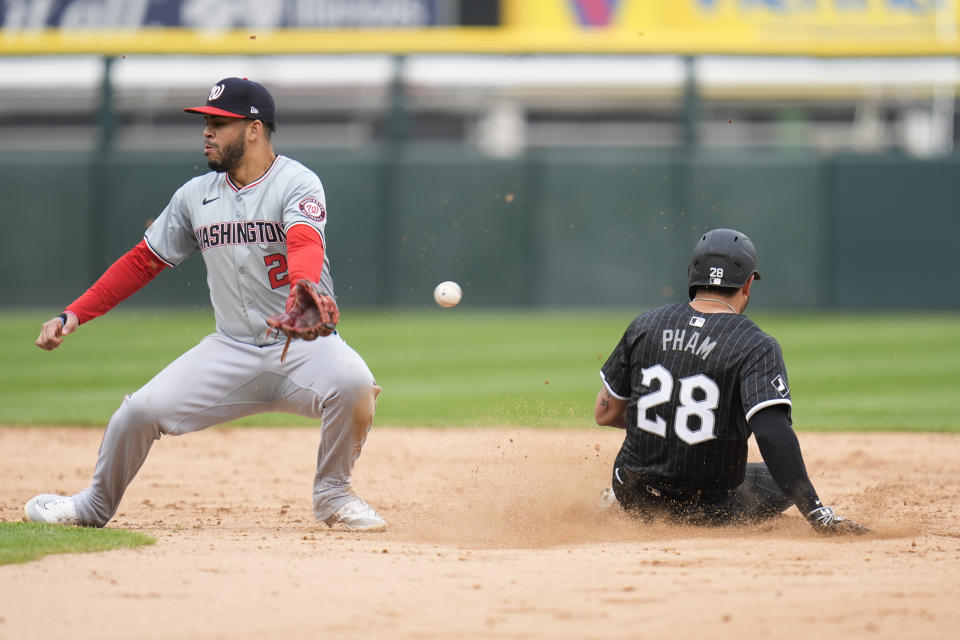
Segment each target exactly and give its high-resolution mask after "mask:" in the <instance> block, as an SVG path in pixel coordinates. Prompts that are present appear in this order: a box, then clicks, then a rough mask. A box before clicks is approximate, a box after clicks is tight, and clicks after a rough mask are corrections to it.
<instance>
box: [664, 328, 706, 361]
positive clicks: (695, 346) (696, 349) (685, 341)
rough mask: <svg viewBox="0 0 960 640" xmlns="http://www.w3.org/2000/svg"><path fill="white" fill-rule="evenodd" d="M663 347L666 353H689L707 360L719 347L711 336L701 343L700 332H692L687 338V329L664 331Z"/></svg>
mask: <svg viewBox="0 0 960 640" xmlns="http://www.w3.org/2000/svg"><path fill="white" fill-rule="evenodd" d="M661 345H662V348H663V350H664V351H668V350H669V351H689V352H690V353H692V354H693V355H695V356H699V357H700V359H701V360H706V359H707V357H709V356H710V354H711V353H712V352H713V348H714V347H716V346H717V341H716V340H714V339H712V338H711V337H710V336H704V338H703V340H702V341H701V339H700V332H699V331H691V332H690V335H689V336H687V330H686V329H664V330H663V341H662V342H661Z"/></svg>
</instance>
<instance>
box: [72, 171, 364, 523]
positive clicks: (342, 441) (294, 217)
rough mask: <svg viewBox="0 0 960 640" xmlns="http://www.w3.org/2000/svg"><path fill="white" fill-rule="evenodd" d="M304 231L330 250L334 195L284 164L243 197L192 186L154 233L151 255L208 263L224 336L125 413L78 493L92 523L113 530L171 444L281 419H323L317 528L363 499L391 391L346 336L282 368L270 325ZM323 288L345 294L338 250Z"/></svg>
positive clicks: (209, 179)
mask: <svg viewBox="0 0 960 640" xmlns="http://www.w3.org/2000/svg"><path fill="white" fill-rule="evenodd" d="M299 224H306V225H309V226H310V227H311V228H313V229H315V230H316V231H317V232H318V233H319V234H320V235H321V237H323V238H324V244H326V238H325V236H324V228H325V225H326V203H325V201H324V194H323V187H322V186H321V184H320V179H319V178H318V177H317V176H316V174H314V173H313V172H312V171H310V170H309V169H307V168H306V167H304V166H303V165H302V164H300V163H298V162H296V161H294V160H291V159H290V158H286V157H283V156H277V158H276V160H275V161H274V163H273V164H272V165H271V167H270V169H269V170H268V171H267V172H266V173H265V174H264V175H263V177H261V178H260V179H259V180H257V181H256V182H252V183H250V184H248V185H246V186H245V187H243V188H238V187H237V186H236V185H235V184H233V183H232V182H231V181H230V179H229V177H228V175H227V174H226V173H208V174H206V175H204V176H200V177H197V178H194V179H192V180H190V181H189V182H187V183H186V184H185V185H184V186H183V187H181V188H180V189H179V190H177V192H176V193H175V194H174V196H173V198H172V199H171V200H170V203H169V204H168V205H167V207H166V208H165V209H164V210H163V213H162V214H161V215H160V216H159V217H158V218H157V220H156V221H155V222H154V223H153V225H151V227H150V228H149V229H148V230H147V233H146V236H145V237H146V242H147V244H148V245H149V247H150V249H151V250H152V251H153V252H154V253H155V254H156V255H157V256H158V257H160V259H161V260H164V261H165V262H167V263H168V264H169V265H171V266H174V265H178V264H180V263H181V262H182V261H183V260H184V259H186V258H187V257H188V256H190V255H191V254H194V253H197V252H200V253H201V254H202V255H203V258H204V261H205V262H206V265H207V284H208V285H209V287H210V300H211V302H212V303H213V309H214V313H215V314H216V321H217V332H216V333H213V334H211V335H209V336H207V337H206V338H204V339H203V340H201V341H200V343H199V344H197V345H196V346H195V347H193V348H192V349H190V350H189V351H187V352H186V353H184V354H183V355H182V356H180V357H179V358H177V360H175V361H174V362H172V363H171V364H170V365H168V366H167V367H166V368H165V369H164V370H163V371H161V372H160V373H158V374H157V375H156V376H155V377H154V378H153V379H151V380H150V381H149V382H147V384H145V385H144V386H143V387H142V388H140V389H138V390H137V391H135V392H134V393H132V394H130V395H129V396H127V397H126V399H125V400H124V402H123V404H122V405H121V406H120V408H119V409H117V411H116V412H114V414H113V416H112V417H111V418H110V422H109V423H108V424H107V430H106V433H105V434H104V437H103V442H102V444H101V447H100V453H99V458H98V459H97V468H96V471H95V472H94V477H93V482H92V484H91V485H90V486H89V487H88V488H87V489H84V490H83V491H80V492H79V493H77V494H76V495H75V496H74V504H75V506H76V509H77V514H78V517H79V518H80V521H81V522H83V523H84V524H90V525H95V526H103V525H105V524H106V523H107V522H109V521H110V519H111V518H113V516H114V514H115V513H116V510H117V508H118V506H119V504H120V500H121V498H122V497H123V494H124V491H125V490H126V488H127V486H128V485H129V484H130V482H131V481H132V480H133V478H134V476H135V475H136V473H137V471H138V470H139V469H140V465H141V464H143V462H144V460H145V459H146V457H147V453H148V452H149V451H150V448H151V447H152V445H153V442H154V441H155V440H157V439H158V438H160V436H161V435H180V434H184V433H191V432H194V431H199V430H201V429H206V428H208V427H211V426H213V425H216V424H221V423H223V422H227V421H230V420H235V419H237V418H241V417H244V416H249V415H252V414H255V413H263V412H270V411H282V412H289V413H295V414H299V415H302V416H308V417H311V418H318V419H321V420H322V421H323V432H322V435H321V442H320V446H319V449H318V452H317V472H316V475H315V476H314V482H313V510H314V515H315V516H316V518H317V520H319V521H323V520H325V519H327V518H328V517H330V516H331V515H332V514H334V513H335V512H336V510H337V509H339V508H340V507H342V506H343V505H345V504H347V503H349V502H351V501H352V500H355V499H356V497H355V496H354V495H353V493H352V491H351V488H350V480H351V473H352V470H353V466H354V463H355V462H356V460H357V458H358V456H359V455H360V451H361V448H362V447H363V443H364V440H365V439H366V435H367V431H368V430H369V429H370V427H371V426H372V423H373V415H374V411H375V407H376V396H377V393H378V392H379V391H380V388H379V387H378V386H377V384H376V381H375V380H374V378H373V374H372V373H371V372H370V369H369V368H368V367H367V365H366V363H365V362H364V361H363V359H362V358H361V357H360V356H359V355H358V354H357V353H356V352H355V351H354V350H353V349H351V348H350V346H349V345H348V344H347V343H346V342H345V341H344V340H343V338H342V337H341V336H340V335H339V334H337V333H334V334H333V335H330V336H326V337H322V338H317V339H316V340H313V341H310V342H305V341H302V340H297V341H296V342H295V343H294V344H293V345H291V346H290V352H289V355H287V357H286V358H285V359H282V354H283V348H284V345H283V344H282V342H281V341H280V340H278V338H277V337H275V336H274V335H273V334H272V332H271V335H268V332H267V324H266V321H265V318H266V317H267V316H270V315H272V314H274V313H278V312H280V311H282V310H283V309H284V307H285V303H286V299H287V296H288V294H289V291H290V287H289V276H288V271H287V247H286V236H287V232H288V231H289V230H290V228H291V227H292V226H294V225H299ZM320 285H321V287H322V289H323V290H324V291H325V292H326V293H327V294H328V295H330V296H333V282H332V281H331V279H330V268H329V261H328V260H327V258H326V252H324V264H323V271H322V276H321V280H320ZM283 340H285V338H283Z"/></svg>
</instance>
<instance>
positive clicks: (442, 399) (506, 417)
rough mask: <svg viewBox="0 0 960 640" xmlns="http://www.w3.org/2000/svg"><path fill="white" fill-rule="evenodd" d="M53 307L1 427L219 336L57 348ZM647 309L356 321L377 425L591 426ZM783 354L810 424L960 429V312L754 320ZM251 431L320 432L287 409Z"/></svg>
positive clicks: (129, 314)
mask: <svg viewBox="0 0 960 640" xmlns="http://www.w3.org/2000/svg"><path fill="white" fill-rule="evenodd" d="M47 315H48V313H47V312H35V313H31V312H26V311H18V312H6V313H3V314H0V337H2V338H3V343H2V344H4V345H5V350H4V354H3V365H2V369H0V424H8V425H19V424H25V425H49V424H79V425H97V426H102V425H103V424H105V422H106V420H107V419H108V418H109V417H110V414H111V413H112V412H113V410H114V409H115V408H116V407H117V406H118V405H119V403H120V401H121V400H122V398H123V396H124V394H126V393H129V392H132V391H134V390H136V389H137V388H138V387H139V386H140V385H142V384H143V383H144V382H146V381H147V380H149V378H150V377H151V376H152V375H153V374H155V373H156V372H157V371H159V370H160V369H161V368H163V367H164V366H165V365H166V364H167V363H169V362H170V361H171V360H173V359H174V358H175V357H176V356H178V355H179V354H180V353H182V352H183V351H184V350H186V349H188V348H189V347H191V346H192V345H193V344H195V343H196V342H197V341H198V340H199V339H200V337H202V336H203V335H205V334H206V333H209V332H210V331H212V330H213V320H212V315H211V313H210V312H209V311H206V310H204V311H156V310H152V309H143V308H139V309H122V308H121V309H118V310H115V311H113V312H111V313H110V314H108V315H107V316H104V317H103V318H99V319H97V320H95V321H93V322H91V323H89V324H87V325H84V326H83V327H82V328H81V329H80V331H79V332H78V333H77V334H75V335H74V336H72V337H70V338H68V340H67V342H66V343H65V344H64V345H63V346H62V347H61V348H60V349H57V350H56V351H54V352H51V353H47V352H44V351H41V350H40V349H37V348H36V347H35V346H34V345H33V341H34V339H35V338H36V336H37V333H38V332H39V327H40V324H41V322H42V321H43V320H45V319H46V318H47ZM633 315H634V312H633V311H627V310H623V311H474V310H470V309H466V308H462V307H458V308H456V309H450V310H441V309H430V310H423V311H409V312H406V311H405V312H386V311H358V310H349V309H348V310H346V311H345V312H344V315H343V318H342V321H341V325H340V329H341V333H342V335H343V336H344V337H345V338H346V340H347V341H348V342H349V343H350V344H351V345H352V346H353V347H354V348H355V349H357V351H359V352H360V353H361V355H363V356H364V358H365V359H366V360H367V363H368V364H369V365H370V368H371V369H372V370H373V372H374V374H375V375H376V377H377V381H378V382H379V383H380V384H381V385H382V386H383V389H384V391H383V394H382V395H381V397H380V401H379V409H378V415H377V424H378V425H383V426H403V425H425V426H465V425H518V426H522V425H527V426H552V425H556V426H564V427H578V426H587V425H591V424H592V415H593V414H592V412H593V402H594V398H595V397H596V393H597V391H598V390H599V388H600V378H599V377H598V373H597V372H598V370H599V368H600V366H601V364H602V363H603V361H604V360H605V359H606V357H607V355H608V354H609V352H610V351H611V350H612V349H613V347H614V345H615V344H616V343H617V341H618V340H619V338H620V335H621V333H622V332H623V330H624V328H625V327H626V325H627V324H628V323H629V321H630V320H631V319H632V317H633ZM751 317H753V318H754V319H755V320H756V321H757V322H758V323H759V324H760V326H761V327H762V328H763V329H765V330H766V331H767V332H768V333H771V334H772V335H774V336H775V337H777V338H778V340H779V341H780V343H781V345H782V346H783V350H784V354H785V357H786V361H787V367H788V371H789V376H790V386H791V390H792V394H793V402H794V421H795V426H796V427H797V428H798V429H816V430H825V429H832V430H913V431H926V430H929V431H958V430H960V402H958V400H960V393H958V391H960V314H956V313H943V314H876V313H870V314H823V313H798V314H786V313H776V314H774V313H757V314H751ZM241 424H268V425H270V424H308V422H307V421H306V420H304V419H302V418H297V417H292V416H288V415H264V416H256V417H253V418H250V419H246V420H244V421H241Z"/></svg>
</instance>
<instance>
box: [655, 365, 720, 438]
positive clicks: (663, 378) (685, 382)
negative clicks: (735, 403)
mask: <svg viewBox="0 0 960 640" xmlns="http://www.w3.org/2000/svg"><path fill="white" fill-rule="evenodd" d="M640 373H641V374H643V380H642V382H643V385H644V386H647V387H649V386H650V383H652V382H653V381H654V380H656V381H658V382H659V383H660V388H659V389H657V390H656V391H651V392H650V393H648V394H646V395H643V396H640V399H639V400H637V426H638V427H640V428H641V429H643V430H644V431H649V432H650V433H653V434H656V435H658V436H660V437H661V438H666V437H667V421H666V420H664V419H663V418H661V417H660V416H658V415H657V414H656V413H654V414H653V420H651V419H650V418H648V417H647V411H648V410H649V409H652V408H654V407H657V406H660V405H662V404H665V403H667V402H669V401H670V397H671V396H672V395H673V375H672V374H671V373H670V372H669V371H668V370H667V369H666V368H665V367H664V366H663V365H659V364H658V365H654V366H652V367H648V368H646V369H641V370H640ZM698 389H699V390H700V392H701V394H702V397H701V398H700V399H697V398H696V397H694V391H696V390H698ZM719 402H720V387H718V386H717V383H716V382H714V381H713V380H711V379H710V378H708V377H707V376H705V375H703V374H702V373H698V374H697V375H695V376H688V377H686V378H680V404H679V405H678V406H677V410H676V413H675V415H674V416H673V430H674V432H675V433H676V434H677V437H678V438H680V439H681V440H683V441H684V442H686V443H687V444H700V443H701V442H706V441H707V440H713V439H714V438H716V437H717V436H716V435H715V434H714V428H715V427H716V416H715V415H714V413H713V410H714V409H716V408H717V405H718V404H719ZM693 416H696V417H697V418H699V423H700V428H699V429H697V430H696V431H694V430H693V429H691V428H690V418H691V417H693Z"/></svg>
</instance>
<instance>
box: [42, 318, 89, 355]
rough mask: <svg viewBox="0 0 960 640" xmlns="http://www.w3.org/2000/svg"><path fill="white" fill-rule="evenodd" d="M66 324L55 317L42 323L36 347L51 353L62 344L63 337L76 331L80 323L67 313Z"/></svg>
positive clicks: (61, 319)
mask: <svg viewBox="0 0 960 640" xmlns="http://www.w3.org/2000/svg"><path fill="white" fill-rule="evenodd" d="M66 316H67V324H66V325H64V324H63V318H61V317H60V316H57V317H56V318H51V319H49V320H47V321H46V322H44V323H43V325H42V326H41V327H40V335H39V336H38V337H37V342H36V345H37V346H38V347H40V348H41V349H45V350H47V351H53V350H54V349H56V348H57V347H59V346H60V343H62V342H63V338H64V336H68V335H70V334H71V333H73V332H74V331H76V330H77V327H78V326H80V321H79V320H78V319H77V316H75V315H73V314H72V313H70V312H69V311H68V312H67V314H66Z"/></svg>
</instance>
